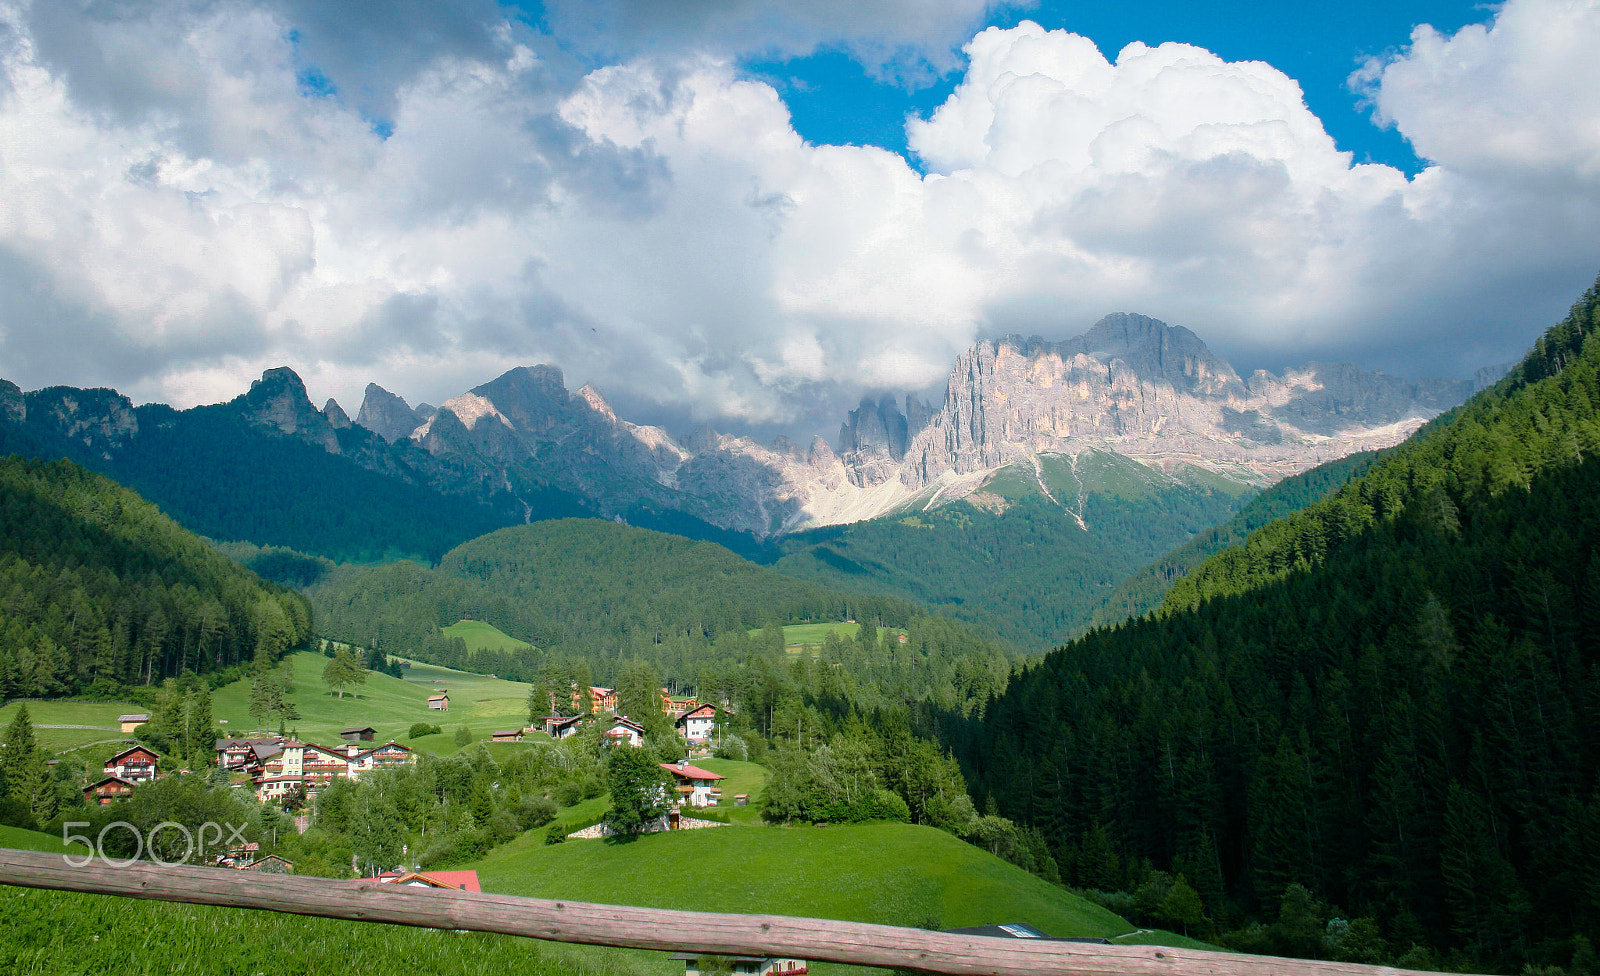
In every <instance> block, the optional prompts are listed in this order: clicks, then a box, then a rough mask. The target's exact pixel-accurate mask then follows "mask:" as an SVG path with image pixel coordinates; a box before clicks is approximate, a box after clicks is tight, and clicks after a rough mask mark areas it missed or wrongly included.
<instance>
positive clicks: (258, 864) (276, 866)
mask: <svg viewBox="0 0 1600 976" xmlns="http://www.w3.org/2000/svg"><path fill="white" fill-rule="evenodd" d="M240 870H242V871H259V872H260V873H262V874H293V873H294V862H293V861H291V860H289V859H288V858H286V857H284V856H283V855H281V854H268V855H267V856H266V857H258V858H256V859H255V860H254V861H251V862H250V863H249V864H247V865H245V866H244V867H243V868H240Z"/></svg>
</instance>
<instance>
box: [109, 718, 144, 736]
mask: <svg viewBox="0 0 1600 976" xmlns="http://www.w3.org/2000/svg"><path fill="white" fill-rule="evenodd" d="M148 721H150V716H148V715H118V716H117V725H118V726H119V727H121V729H122V734H123V735H127V734H128V733H129V732H132V731H133V730H134V729H137V728H138V727H139V726H141V725H143V724H144V723H146V722H148Z"/></svg>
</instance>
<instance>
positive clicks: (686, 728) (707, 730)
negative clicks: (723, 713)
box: [677, 705, 717, 742]
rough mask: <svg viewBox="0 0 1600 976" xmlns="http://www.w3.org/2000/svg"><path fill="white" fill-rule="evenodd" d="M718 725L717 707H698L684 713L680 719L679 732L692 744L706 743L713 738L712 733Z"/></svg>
mask: <svg viewBox="0 0 1600 976" xmlns="http://www.w3.org/2000/svg"><path fill="white" fill-rule="evenodd" d="M716 724H717V706H715V705H697V706H695V707H694V708H691V709H689V710H688V711H686V712H684V713H683V715H682V716H680V717H679V719H678V722H677V726H678V731H679V732H682V733H683V737H684V738H685V739H688V740H689V741H690V742H704V741H706V740H707V739H709V738H711V731H712V729H713V728H714V727H715V726H716Z"/></svg>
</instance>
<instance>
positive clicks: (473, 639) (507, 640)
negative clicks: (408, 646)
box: [441, 620, 530, 651]
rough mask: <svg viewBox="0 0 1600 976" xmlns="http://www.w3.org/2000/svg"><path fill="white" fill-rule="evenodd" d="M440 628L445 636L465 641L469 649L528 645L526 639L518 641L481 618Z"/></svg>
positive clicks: (516, 648)
mask: <svg viewBox="0 0 1600 976" xmlns="http://www.w3.org/2000/svg"><path fill="white" fill-rule="evenodd" d="M441 629H442V630H443V632H444V635H445V636H446V637H459V638H461V639H462V640H463V641H466V643H467V650H469V651H476V650H489V651H520V650H522V649H523V648H526V647H528V646H530V645H529V644H528V642H527V641H519V640H517V639H516V638H515V637H512V636H510V635H509V634H506V633H504V632H502V631H501V630H500V629H499V628H498V627H496V626H495V625H493V624H489V623H484V622H483V621H481V620H461V621H457V622H456V623H453V624H451V625H450V626H448V627H444V628H441Z"/></svg>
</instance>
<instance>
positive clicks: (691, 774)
mask: <svg viewBox="0 0 1600 976" xmlns="http://www.w3.org/2000/svg"><path fill="white" fill-rule="evenodd" d="M661 768H662V769H665V770H666V771H667V772H669V773H671V774H672V775H674V776H678V777H681V778H683V779H722V778H723V777H722V776H721V775H719V774H717V773H713V772H712V771H711V770H709V769H701V768H700V767H699V766H691V765H689V764H688V763H662V764H661Z"/></svg>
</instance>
